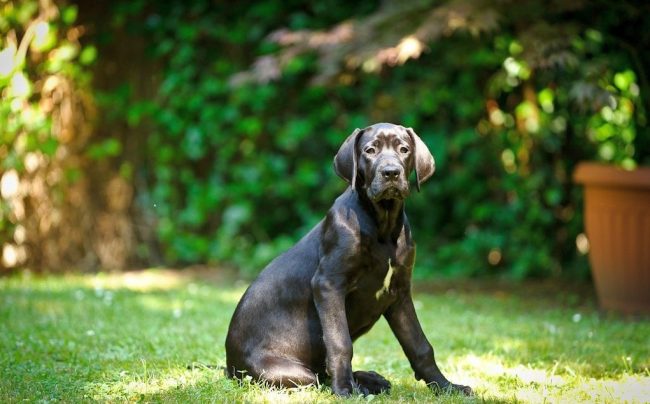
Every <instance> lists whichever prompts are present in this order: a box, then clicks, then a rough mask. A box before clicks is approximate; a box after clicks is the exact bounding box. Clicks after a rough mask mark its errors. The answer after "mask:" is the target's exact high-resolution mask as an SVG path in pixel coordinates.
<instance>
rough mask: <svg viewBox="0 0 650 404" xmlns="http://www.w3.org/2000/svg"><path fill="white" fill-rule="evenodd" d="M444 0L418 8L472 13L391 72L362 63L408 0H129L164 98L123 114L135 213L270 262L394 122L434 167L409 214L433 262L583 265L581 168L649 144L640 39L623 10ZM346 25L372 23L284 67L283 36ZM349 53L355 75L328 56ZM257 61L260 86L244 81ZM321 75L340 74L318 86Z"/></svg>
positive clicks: (536, 267)
mask: <svg viewBox="0 0 650 404" xmlns="http://www.w3.org/2000/svg"><path fill="white" fill-rule="evenodd" d="M461 3H462V2H461ZM409 4H410V3H409ZM414 4H415V3H414ZM441 4H442V5H441V6H440V10H439V11H440V12H439V13H437V14H436V13H435V10H436V7H438V5H435V4H432V5H427V4H424V3H422V4H421V5H420V4H419V3H418V4H415V5H414V7H416V8H417V9H418V10H420V9H421V8H423V7H424V8H426V10H421V11H420V12H422V13H425V12H426V13H433V14H431V15H433V16H434V17H435V18H436V20H435V21H438V20H440V19H442V20H441V21H442V22H445V21H446V20H445V18H447V17H444V16H445V15H447V14H445V13H446V12H448V11H449V10H452V11H453V13H456V12H468V15H469V16H470V17H471V18H469V17H468V19H467V20H466V21H465V22H463V23H462V24H466V26H465V29H464V30H462V29H458V30H451V31H450V32H443V31H435V30H434V31H432V32H433V33H432V34H430V37H431V38H432V39H431V41H430V42H429V43H427V44H426V46H427V47H428V48H427V49H426V51H425V52H424V53H423V54H422V55H421V56H419V58H417V59H414V60H410V61H409V62H408V63H405V64H403V65H399V63H397V66H394V67H391V68H383V69H380V68H377V66H376V63H375V64H374V65H373V64H370V65H369V64H367V63H365V64H364V63H361V62H359V60H363V59H362V57H367V56H368V52H370V53H372V51H377V49H381V48H382V47H384V48H385V47H386V46H392V45H393V44H390V43H387V42H386V41H387V39H386V38H391V37H390V35H388V34H391V35H393V36H395V32H397V31H395V32H389V33H388V34H387V36H382V35H381V34H382V32H380V31H381V30H382V29H384V28H382V27H384V25H382V24H379V23H377V21H383V20H382V18H383V17H382V15H381V13H385V14H386V15H388V19H387V20H386V21H400V20H403V19H404V18H406V17H405V16H400V14H399V13H400V12H405V11H404V10H407V11H408V10H410V9H409V7H410V6H409V5H408V4H406V3H405V5H404V6H403V7H402V8H400V7H396V8H391V7H388V6H386V7H384V8H377V5H376V4H371V3H365V2H364V4H362V5H361V4H360V5H355V6H351V5H350V4H348V3H344V2H337V1H331V2H328V3H326V4H325V5H318V6H316V5H314V6H310V7H308V8H306V9H305V7H304V5H302V4H300V5H299V4H294V3H291V2H290V3H286V2H279V1H271V2H263V3H238V4H237V5H236V6H233V5H232V4H229V5H227V6H225V5H215V4H212V3H211V2H208V1H197V2H191V3H188V2H180V1H179V2H173V3H172V5H171V6H168V5H167V2H165V6H164V7H163V6H162V5H161V4H159V3H157V2H144V1H138V2H118V3H117V5H116V6H115V11H114V16H113V18H114V20H115V24H116V25H118V26H122V27H124V29H126V30H127V31H129V32H131V33H132V34H133V35H137V36H139V37H142V38H145V40H146V41H147V43H148V44H150V46H149V47H148V48H149V49H150V51H151V55H150V56H151V57H152V59H153V60H155V61H156V62H157V63H160V65H161V66H162V68H161V69H162V70H161V75H160V77H159V80H158V81H157V82H156V83H157V84H156V86H157V87H156V90H155V91H154V93H155V94H157V95H155V96H154V97H153V98H147V99H135V100H132V99H131V98H129V97H127V98H129V99H130V101H128V102H127V103H126V104H125V105H126V107H125V108H124V110H123V111H122V114H123V116H124V117H125V119H126V120H127V122H128V123H129V125H131V126H133V127H137V128H141V130H142V131H144V133H146V139H147V150H146V154H147V158H146V161H147V164H146V165H144V166H142V167H138V168H137V169H138V170H140V171H141V172H143V173H144V177H145V178H146V183H147V184H148V189H144V188H142V187H141V188H140V191H141V195H140V200H141V202H142V205H141V207H142V208H143V209H145V210H147V211H150V210H153V212H154V213H155V216H156V218H157V226H156V228H157V235H158V238H159V241H160V242H161V244H162V250H163V251H164V255H165V259H166V260H167V262H169V263H196V262H229V263H234V264H236V265H238V266H239V267H241V268H244V269H245V270H259V269H260V268H261V267H262V266H263V265H264V264H265V263H266V262H268V261H269V260H270V259H271V258H272V257H274V256H275V255H277V254H278V253H280V252H281V251H282V250H284V249H286V248H287V247H288V246H289V245H291V244H292V243H293V242H294V241H295V240H297V239H298V238H299V237H301V236H302V235H304V234H305V233H306V232H307V231H308V229H309V228H311V227H312V226H313V225H314V224H315V223H316V222H317V221H318V220H319V219H320V218H321V217H322V216H323V215H324V213H325V211H326V209H327V208H328V206H329V205H330V204H331V201H332V200H333V198H335V197H336V195H337V194H338V193H340V192H341V191H342V190H343V188H344V187H345V185H344V183H343V182H342V181H341V180H340V179H338V178H337V177H336V176H335V175H334V174H333V171H332V168H331V158H332V156H333V154H334V153H335V151H336V150H337V148H338V146H339V145H340V143H341V142H342V141H343V140H344V139H345V137H346V136H347V135H348V134H349V133H350V132H351V131H352V130H353V129H354V128H356V127H364V126H366V125H368V124H371V123H374V122H379V121H390V122H396V123H401V124H403V125H406V126H412V127H413V128H414V129H415V130H416V132H418V133H419V134H420V136H421V137H422V138H423V140H424V141H425V142H426V143H427V144H428V145H429V146H430V148H431V150H432V152H433V154H434V156H435V157H436V161H437V167H438V170H437V173H436V175H435V176H434V177H433V178H432V179H431V180H430V183H429V184H426V185H425V186H424V187H423V192H422V194H420V195H417V194H416V195H414V196H412V198H411V199H410V200H409V202H408V207H407V210H408V212H409V214H410V216H411V217H412V218H415V219H413V220H412V222H413V227H414V233H415V235H416V239H417V240H418V243H419V244H418V266H419V268H418V273H419V274H421V275H422V276H427V275H431V274H433V273H446V274H450V275H479V274H486V273H496V274H504V275H508V276H510V277H515V278H524V277H530V276H549V275H557V274H560V273H569V274H573V275H577V276H584V275H585V274H586V273H587V266H586V257H585V256H583V255H581V254H580V253H578V251H577V250H576V247H575V239H576V236H577V235H578V234H579V233H580V232H581V231H582V218H581V213H580V212H581V196H580V192H579V190H577V189H575V188H574V187H573V186H572V184H571V173H572V171H573V168H574V166H575V164H576V163H577V162H578V161H579V160H583V159H592V158H597V159H600V160H603V161H607V162H613V163H616V164H620V165H622V166H624V167H627V168H632V167H633V166H634V165H635V164H637V163H638V162H642V161H644V159H646V158H647V157H648V156H647V154H648V153H647V152H646V151H644V150H642V149H641V148H639V147H636V145H637V144H641V143H640V142H639V139H640V136H639V135H638V134H637V132H638V131H640V130H641V131H645V130H646V129H645V110H644V107H643V105H642V104H641V95H640V89H641V88H644V86H645V84H644V83H643V82H642V81H641V80H640V79H639V77H643V72H642V68H641V70H639V66H640V65H639V63H638V61H635V55H634V53H633V52H628V50H627V48H624V47H623V48H621V47H615V46H612V43H614V41H615V39H613V35H612V32H614V31H615V30H618V28H617V26H616V25H615V23H613V22H612V21H618V20H617V19H616V18H614V17H616V16H618V17H620V18H623V17H624V16H625V15H626V14H625V12H626V11H621V10H619V9H615V8H611V9H608V10H607V15H608V16H611V17H612V18H603V19H597V20H595V21H591V20H589V18H587V17H585V16H588V15H589V13H590V12H589V10H590V8H589V7H586V6H585V7H583V8H577V9H575V10H574V11H571V10H569V9H565V8H563V7H562V6H559V5H558V6H554V7H551V8H550V9H549V11H547V12H545V13H542V14H539V13H534V12H531V10H538V9H539V7H542V8H544V7H543V5H542V4H541V3H540V2H535V1H529V2H524V3H522V4H521V5H517V6H514V5H510V4H508V5H507V7H512V9H510V8H508V10H506V11H508V12H510V14H507V13H505V11H504V9H503V7H506V6H503V5H502V4H501V3H497V2H489V1H487V2H480V4H478V3H477V4H478V5H473V3H471V2H469V3H468V4H465V6H466V8H462V7H461V8H459V9H458V10H456V9H454V7H455V6H454V4H456V3H453V2H452V3H444V2H443V3H441ZM459 4H460V3H459ZM463 4H464V3H463ZM412 6H413V5H412ZM445 7H446V8H445ZM411 8H413V7H411ZM447 9H449V10H447ZM377 10H379V11H377ZM400 10H402V11H400ZM459 10H460V11H459ZM468 10H469V11H468ZM567 10H569V11H567ZM411 11H412V10H411ZM411 11H409V12H411ZM572 12H573V13H574V14H571V13H572ZM369 13H372V14H370V16H368V17H364V16H367V15H368V14H369ZM453 13H452V14H449V15H454V14H453ZM617 13H620V14H617ZM499 14H501V16H500V17H498V18H496V19H495V15H496V16H499ZM423 15H424V14H423ZM618 17H617V18H618ZM349 18H357V19H360V20H361V21H362V22H361V23H359V24H357V25H354V29H357V30H359V35H358V38H361V39H360V40H359V41H361V42H360V45H359V46H358V47H355V46H356V45H357V43H356V42H354V41H355V39H352V40H351V41H352V42H351V43H352V45H350V43H343V44H340V48H341V49H343V50H341V49H339V48H337V46H339V45H337V44H336V43H334V44H333V45H331V46H326V47H324V48H322V47H321V48H317V47H316V48H315V49H314V51H309V50H305V49H308V47H307V48H304V47H303V48H300V52H295V53H294V54H293V55H291V57H289V58H287V59H286V60H284V62H283V63H279V64H274V63H272V60H274V59H273V58H272V57H271V56H273V55H281V57H282V55H286V53H282V52H280V53H278V52H279V49H280V45H279V44H278V43H276V42H273V41H269V40H266V39H265V38H268V34H269V33H271V32H273V31H275V30H276V29H278V28H280V27H287V28H288V29H289V30H293V31H300V30H305V29H312V30H314V29H316V30H318V29H327V28H329V27H332V26H334V25H335V24H337V23H339V22H341V21H344V20H346V19H349ZM364 18H365V20H364ZM449 18H451V17H449ZM419 20H423V21H426V20H424V19H422V18H421V17H418V21H419ZM141 21H146V23H145V24H144V25H143V24H141ZM364 21H365V22H364ZM454 21H455V20H454ZM496 21H499V23H496ZM420 22H422V21H420ZM442 22H441V23H442ZM455 23H459V22H458V21H456V22H455ZM450 24H451V22H450ZM459 24H460V23H459ZM462 24H461V25H462ZM472 24H475V25H476V26H475V27H474V26H472ZM553 24H554V25H553ZM389 26H390V24H389ZM407 28H408V27H406V28H405V27H400V28H399V30H400V31H399V34H400V35H402V34H403V33H402V31H404V30H405V29H406V30H407V31H408V29H407ZM395 29H396V30H397V28H395ZM409 29H410V28H409ZM373 30H379V31H373ZM302 32H303V33H304V32H305V31H302ZM405 32H406V31H405ZM434 34H435V35H434ZM452 34H453V35H452ZM479 34H480V35H479ZM315 35H316V36H315V37H314V38H316V39H318V38H319V37H318V36H317V35H322V33H318V32H317V33H316V34H315ZM306 38H309V36H306ZM320 38H322V36H321V37H320ZM316 39H315V40H316ZM398 40H399V38H398ZM364 41H365V42H364ZM375 41H376V42H375ZM382 41H383V42H382ZM307 42H308V41H307ZM359 47H360V49H358V48H359ZM364 47H365V48H364ZM323 49H324V50H323ZM350 49H352V50H353V51H351V52H352V53H350V54H346V53H345V52H348V51H350ZM355 51H356V52H357V53H358V54H355V53H354V52H355ZM337 52H338V53H337ZM364 52H365V53H364ZM332 55H334V56H332ZM341 55H347V56H348V57H349V59H347V61H348V62H350V63H348V64H349V65H350V66H352V68H348V67H346V66H347V65H346V66H344V64H345V63H341V65H340V66H339V65H336V64H335V63H333V62H332V60H342V61H345V60H346V59H345V58H344V57H343V56H341ZM364 55H365V56H364ZM332 57H333V59H332ZM355 57H357V58H361V59H359V60H357V61H356V62H354V63H353V62H352V61H353V60H356V59H354V58H355ZM337 58H338V59H337ZM411 58H413V56H411ZM251 65H253V66H254V68H253V69H252V70H253V71H254V75H253V76H255V78H256V79H257V80H246V79H250V78H251V74H250V72H251V70H250V69H249V68H250V66H251ZM368 66H370V67H372V68H369V67H368ZM277 69H281V71H276V70H277ZM323 69H324V70H326V73H323V72H322V70H323ZM245 70H248V72H246V74H242V71H245ZM367 71H371V72H372V73H368V72H367ZM280 73H281V74H280ZM323 75H324V76H327V77H330V78H331V80H330V81H329V82H327V83H326V85H313V79H314V77H317V76H323ZM274 78H276V79H275V80H272V79H274ZM123 90H124V89H123V88H122V89H119V90H118V91H117V92H116V94H119V92H120V91H123ZM139 130H140V129H139ZM152 207H153V209H152Z"/></svg>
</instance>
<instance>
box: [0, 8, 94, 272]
mask: <svg viewBox="0 0 650 404" xmlns="http://www.w3.org/2000/svg"><path fill="white" fill-rule="evenodd" d="M0 7H2V11H1V13H0V38H2V39H1V40H0V94H1V95H2V97H1V98H0V179H1V182H0V183H1V184H2V195H0V268H3V267H5V266H7V267H14V266H19V265H22V264H25V263H26V262H27V261H28V259H29V258H30V257H29V256H28V255H29V254H30V253H33V252H34V251H31V252H30V251H28V249H27V245H29V244H32V248H34V249H37V248H39V247H42V245H38V246H37V245H36V244H38V242H37V241H36V240H38V239H39V237H42V236H44V234H43V233H44V232H43V231H41V230H40V229H43V228H50V225H49V224H48V225H47V226H44V225H43V224H42V223H40V224H39V223H38V222H39V220H40V218H41V216H43V215H46V216H56V215H57V214H59V213H60V212H55V211H54V210H51V209H50V208H59V207H60V206H61V205H62V203H60V201H61V199H63V198H62V197H61V194H64V193H65V191H64V189H66V187H68V186H70V184H71V183H73V182H74V181H76V180H77V179H78V177H79V175H78V174H79V173H80V171H79V167H77V166H75V162H72V163H66V162H63V161H62V160H63V158H62V156H61V155H60V152H61V150H62V147H61V145H62V144H63V143H67V148H68V149H66V151H65V153H68V152H69V149H70V148H74V147H76V146H77V145H78V144H79V142H78V141H77V139H78V138H84V137H85V135H86V134H87V133H86V130H85V129H84V128H85V126H86V123H81V124H80V123H79V122H80V121H83V120H85V119H87V118H88V117H84V116H81V115H79V116H76V115H75V114H76V113H78V112H79V111H80V110H82V109H83V108H84V107H85V104H86V101H85V100H83V99H80V98H82V97H84V95H83V94H84V93H83V92H84V91H85V90H87V87H88V86H89V73H88V71H87V68H86V66H83V65H88V64H90V63H92V61H93V59H94V56H93V54H92V51H89V49H92V48H85V49H84V50H83V51H81V56H79V52H80V50H81V45H80V44H79V41H78V36H79V31H78V28H76V27H74V26H73V24H74V23H75V20H76V17H77V8H76V6H72V5H65V4H63V5H61V7H58V6H57V5H55V4H53V3H49V2H43V3H42V4H39V2H38V1H36V0H24V1H8V2H3V4H2V6H0ZM95 52H96V51H95ZM80 63H81V64H80ZM61 105H64V107H63V108H62V107H61ZM82 105H83V106H82ZM84 112H89V110H88V109H87V110H85V111H84ZM63 149H65V147H63ZM50 202H51V203H52V205H49V204H50ZM44 212H45V214H44ZM46 220H47V219H46ZM49 223H51V222H49ZM34 255H35V256H38V255H39V253H36V254H34ZM62 255H64V254H63V251H62Z"/></svg>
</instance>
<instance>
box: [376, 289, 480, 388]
mask: <svg viewBox="0 0 650 404" xmlns="http://www.w3.org/2000/svg"><path fill="white" fill-rule="evenodd" d="M384 317H386V320H387V321H388V325H389V326H390V328H391V330H393V333H394V334H395V336H396V337H397V340H398V341H399V343H400V345H401V346H402V349H403V350H404V353H405V354H406V357H407V358H408V360H409V362H410V363H411V367H412V368H413V370H414V371H415V378H416V379H418V380H424V382H425V383H426V384H427V385H428V386H429V387H430V388H432V389H433V390H434V391H436V392H439V391H441V390H447V389H452V390H456V391H459V392H461V393H463V394H466V395H471V394H472V389H471V388H470V387H468V386H463V385H459V384H453V383H451V382H450V381H449V380H447V378H446V377H445V376H444V375H443V374H442V372H441V371H440V369H439V368H438V365H437V364H436V359H435V357H434V353H433V347H432V346H431V344H430V343H429V341H428V340H427V338H426V336H425V335H424V331H422V326H420V322H419V321H418V318H417V315H416V313H415V308H414V307H413V300H412V298H411V294H410V292H404V294H403V295H402V296H400V298H399V299H398V300H397V301H396V302H395V303H394V304H393V305H391V307H389V308H388V310H387V311H386V312H385V313H384Z"/></svg>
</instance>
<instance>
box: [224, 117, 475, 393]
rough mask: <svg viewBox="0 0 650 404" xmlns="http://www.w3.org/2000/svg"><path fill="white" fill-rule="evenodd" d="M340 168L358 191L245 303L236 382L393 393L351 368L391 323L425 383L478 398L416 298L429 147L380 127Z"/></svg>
mask: <svg viewBox="0 0 650 404" xmlns="http://www.w3.org/2000/svg"><path fill="white" fill-rule="evenodd" d="M334 169H335V170H336V173H337V174H338V175H339V176H341V177H343V178H344V179H345V180H346V181H348V182H349V183H350V187H348V189H347V190H346V191H345V192H344V193H343V194H342V195H341V196H339V197H338V198H337V199H336V201H335V202H334V205H333V206H332V208H331V209H330V210H329V212H328V213H327V216H326V217H325V219H324V220H322V221H321V222H320V223H319V224H318V225H316V227H314V228H313V229H312V230H311V231H310V232H309V233H308V234H307V235H306V236H305V237H303V238H302V240H300V241H299V242H298V243H297V244H296V245H295V246H294V247H292V248H291V249H289V250H288V251H287V252H285V253H284V254H282V255H280V256H279V257H277V258H276V259H275V260H273V261H272V262H271V263H270V264H269V265H268V266H267V267H266V268H265V269H264V270H263V271H262V273H261V274H260V275H259V277H258V278H257V279H256V280H255V281H254V282H253V283H252V284H251V285H250V287H249V288H248V290H247V291H246V293H245V294H244V296H243V297H242V299H241V301H240V302H239V305H238V306H237V309H236V310H235V314H234V315H233V318H232V321H231V323H230V328H229V330H228V337H227V338H226V356H227V371H228V374H229V375H230V376H232V377H242V376H243V375H251V376H252V377H253V378H254V379H255V380H262V381H266V382H269V383H271V384H273V385H277V386H285V387H293V386H296V385H307V384H317V383H318V382H319V377H320V378H321V379H323V378H325V377H326V375H327V376H329V377H330V378H331V384H332V390H333V391H334V393H335V394H338V395H341V396H347V395H350V394H352V393H353V392H354V391H355V389H356V390H357V391H359V392H361V393H363V394H377V393H380V392H382V391H387V390H389V389H390V383H389V382H388V381H387V380H386V379H384V378H383V377H382V376H380V375H379V374H377V373H375V372H363V371H356V372H352V366H351V363H350V362H351V360H352V342H353V341H354V340H355V339H357V338H358V337H359V336H361V335H363V334H364V333H365V332H367V331H368V330H369V329H370V328H371V327H372V326H373V324H375V322H376V321H377V320H378V319H379V317H380V316H381V315H384V317H386V320H388V324H389V325H390V328H391V329H392V331H393V333H394V334H395V336H396V337H397V340H398V341H399V343H400V345H401V346H402V348H403V349H404V352H405V354H406V356H407V357H408V360H409V362H410V363H411V367H412V368H413V370H414V371H415V377H416V378H417V379H418V380H424V381H425V382H426V383H427V384H428V385H429V386H430V387H432V388H433V389H434V390H436V391H437V390H440V389H452V390H458V391H461V392H463V393H465V394H471V391H472V390H471V389H470V388H469V387H467V386H461V385H456V384H452V383H450V382H449V381H448V380H447V379H446V378H445V376H443V374H442V373H441V372H440V370H439V369H438V366H437V365H436V361H435V359H434V355H433V348H432V347H431V344H429V342H428V341H427V339H426V337H425V335H424V332H423V331H422V328H421V326H420V323H419V321H418V319H417V316H416V314H415V309H414V308H413V301H412V298H411V272H412V269H413V262H414V259H415V244H414V242H413V240H412V239H411V231H410V227H409V223H408V220H407V219H406V215H405V213H404V199H405V198H406V197H407V196H408V194H409V184H408V175H409V173H410V172H411V171H413V170H415V175H416V184H417V188H418V190H419V188H420V184H421V183H422V182H424V181H425V180H427V179H428V178H429V177H430V176H431V175H432V174H433V171H434V161H433V157H432V156H431V153H430V152H429V149H428V148H427V147H426V145H425V144H424V143H423V142H422V141H421V140H420V138H419V137H418V136H417V135H416V134H415V133H414V132H413V130H412V129H410V128H404V127H402V126H398V125H393V124H389V123H379V124H376V125H372V126H370V127H368V128H365V129H361V130H359V129H357V130H355V131H354V133H352V134H351V135H350V136H349V137H348V138H347V139H346V141H345V143H343V145H342V146H341V148H340V149H339V151H338V153H337V154H336V157H335V158H334Z"/></svg>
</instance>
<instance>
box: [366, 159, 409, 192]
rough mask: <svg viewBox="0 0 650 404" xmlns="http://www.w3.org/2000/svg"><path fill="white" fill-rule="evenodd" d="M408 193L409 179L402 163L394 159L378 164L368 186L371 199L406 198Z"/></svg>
mask: <svg viewBox="0 0 650 404" xmlns="http://www.w3.org/2000/svg"><path fill="white" fill-rule="evenodd" d="M408 194H409V187H408V181H407V179H406V174H405V172H404V167H403V166H402V165H401V164H399V163H396V162H392V161H388V162H381V163H379V164H377V169H376V170H375V175H374V178H373V180H372V182H371V183H370V187H368V196H369V197H370V199H372V200H374V201H381V200H386V199H405V198H406V197H407V196H408Z"/></svg>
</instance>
